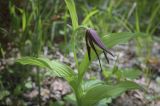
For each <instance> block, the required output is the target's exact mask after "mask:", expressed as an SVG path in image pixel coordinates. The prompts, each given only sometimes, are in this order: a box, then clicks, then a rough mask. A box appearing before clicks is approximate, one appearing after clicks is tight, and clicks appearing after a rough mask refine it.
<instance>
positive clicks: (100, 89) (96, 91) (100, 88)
mask: <svg viewBox="0 0 160 106" xmlns="http://www.w3.org/2000/svg"><path fill="white" fill-rule="evenodd" d="M139 88H141V87H140V86H139V85H138V84H136V83H134V82H130V81H123V82H120V83H118V84H116V85H104V84H97V85H96V86H95V87H92V88H91V89H89V90H87V91H86V94H85V95H84V96H83V97H82V101H83V103H84V104H85V105H87V106H93V105H94V104H96V103H98V102H99V101H100V100H102V99H104V98H110V97H117V96H119V95H120V94H122V93H124V92H125V91H127V90H131V89H139Z"/></svg>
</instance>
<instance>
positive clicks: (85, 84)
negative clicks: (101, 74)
mask: <svg viewBox="0 0 160 106" xmlns="http://www.w3.org/2000/svg"><path fill="white" fill-rule="evenodd" d="M103 83H104V82H103V81H101V80H89V81H85V82H83V84H82V89H83V92H86V91H87V90H88V89H91V88H92V87H94V86H95V85H98V84H103Z"/></svg>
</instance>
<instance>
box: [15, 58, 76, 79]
mask: <svg viewBox="0 0 160 106" xmlns="http://www.w3.org/2000/svg"><path fill="white" fill-rule="evenodd" d="M17 62H19V63H21V64H23V65H26V64H28V65H35V66H38V67H42V68H47V69H49V71H50V72H51V73H52V74H53V75H56V76H59V77H63V78H65V79H66V80H68V81H72V80H73V78H74V77H75V74H74V72H73V70H72V69H71V68H70V67H68V66H67V65H64V64H62V63H59V62H57V61H54V60H52V61H50V60H49V59H47V58H42V57H40V58H35V57H23V58H21V59H18V60H17Z"/></svg>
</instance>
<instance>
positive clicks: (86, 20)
mask: <svg viewBox="0 0 160 106" xmlns="http://www.w3.org/2000/svg"><path fill="white" fill-rule="evenodd" d="M96 13H98V10H94V11H91V12H90V13H89V14H88V15H87V16H86V17H85V19H84V20H83V22H82V25H85V24H87V22H88V21H89V20H90V18H91V17H92V16H93V15H95V14H96Z"/></svg>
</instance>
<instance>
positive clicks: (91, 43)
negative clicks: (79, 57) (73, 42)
mask: <svg viewBox="0 0 160 106" xmlns="http://www.w3.org/2000/svg"><path fill="white" fill-rule="evenodd" d="M89 43H90V45H91V47H92V48H93V50H94V52H95V53H96V56H97V58H98V61H99V64H100V68H101V71H102V65H101V62H100V58H99V55H98V53H97V50H96V48H95V46H94V44H93V42H92V39H91V38H89Z"/></svg>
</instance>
